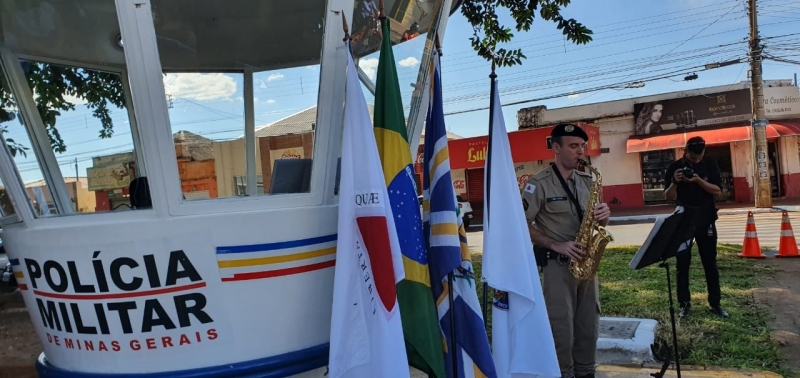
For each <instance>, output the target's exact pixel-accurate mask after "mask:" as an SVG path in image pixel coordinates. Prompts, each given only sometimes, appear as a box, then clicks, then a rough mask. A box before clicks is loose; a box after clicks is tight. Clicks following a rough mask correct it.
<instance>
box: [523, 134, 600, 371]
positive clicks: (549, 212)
mask: <svg viewBox="0 0 800 378" xmlns="http://www.w3.org/2000/svg"><path fill="white" fill-rule="evenodd" d="M550 136H551V142H552V149H553V152H554V154H555V164H552V165H550V166H549V167H547V168H545V169H543V170H542V171H541V172H539V173H537V174H535V175H534V176H533V177H531V178H530V179H529V180H528V182H527V183H526V184H525V186H524V187H523V190H522V206H523V208H524V209H525V217H526V218H527V220H528V230H529V232H530V235H531V241H533V244H534V251H535V253H536V262H537V264H538V265H539V266H541V270H542V276H543V283H542V290H543V292H544V298H545V305H546V306H547V313H548V317H549V319H550V326H551V328H552V331H553V339H554V341H555V345H556V354H557V356H558V363H559V365H560V367H561V376H562V377H563V378H573V377H577V378H593V377H594V373H595V351H596V349H597V338H598V328H599V324H600V298H599V296H598V283H597V277H596V276H595V277H594V278H593V279H590V280H586V281H579V280H576V279H575V278H574V277H573V276H572V273H571V272H570V270H569V262H570V260H571V259H575V260H580V259H581V258H582V257H583V256H584V255H585V252H584V251H583V247H584V246H582V245H581V244H579V243H577V242H575V237H576V235H577V233H578V230H579V229H580V227H581V220H582V217H583V215H584V211H585V210H586V204H587V202H588V200H589V189H590V188H591V185H592V176H591V175H590V174H588V173H584V172H581V171H578V170H577V168H578V165H579V163H578V159H582V158H584V151H585V148H586V142H587V141H588V140H589V136H588V135H587V134H586V132H585V131H583V130H582V129H581V128H580V127H578V126H576V125H572V124H560V125H558V126H556V127H555V128H553V131H552V132H551V134H550ZM594 216H595V218H596V219H597V220H598V222H599V223H600V224H602V225H603V226H605V225H606V224H608V220H609V217H610V216H611V211H610V210H609V208H608V206H607V205H606V204H605V203H603V204H600V205H598V206H597V207H595V209H594Z"/></svg>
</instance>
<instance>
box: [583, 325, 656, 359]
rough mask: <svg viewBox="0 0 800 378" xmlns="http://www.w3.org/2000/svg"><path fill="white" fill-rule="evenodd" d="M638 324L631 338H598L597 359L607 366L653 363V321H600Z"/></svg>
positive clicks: (654, 327)
mask: <svg viewBox="0 0 800 378" xmlns="http://www.w3.org/2000/svg"><path fill="white" fill-rule="evenodd" d="M604 320H605V321H627V322H632V321H636V322H639V325H638V326H637V327H636V331H635V332H634V335H633V338H630V339H616V338H604V337H600V338H598V340H597V354H598V356H597V359H598V361H602V363H604V364H608V365H619V364H643V363H647V362H653V361H655V358H653V350H652V348H651V347H652V345H653V343H654V342H655V332H656V326H657V325H658V322H657V321H655V320H654V319H638V318H614V317H601V318H600V321H601V322H602V321H604Z"/></svg>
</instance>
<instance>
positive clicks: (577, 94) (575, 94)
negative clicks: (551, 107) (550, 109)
mask: <svg viewBox="0 0 800 378" xmlns="http://www.w3.org/2000/svg"><path fill="white" fill-rule="evenodd" d="M580 96H581V95H580V93H573V94H571V95H569V96H567V98H578V97H580Z"/></svg>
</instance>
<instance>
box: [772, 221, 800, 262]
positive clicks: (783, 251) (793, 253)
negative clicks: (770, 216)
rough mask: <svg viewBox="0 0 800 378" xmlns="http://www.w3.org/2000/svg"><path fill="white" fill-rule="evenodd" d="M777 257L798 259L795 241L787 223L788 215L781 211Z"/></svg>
mask: <svg viewBox="0 0 800 378" xmlns="http://www.w3.org/2000/svg"><path fill="white" fill-rule="evenodd" d="M776 256H777V257H800V253H798V251H797V240H795V238H794V232H793V231H792V224H791V223H789V213H788V212H786V211H785V210H784V211H783V219H782V220H781V240H780V243H779V245H778V254H777V255H776Z"/></svg>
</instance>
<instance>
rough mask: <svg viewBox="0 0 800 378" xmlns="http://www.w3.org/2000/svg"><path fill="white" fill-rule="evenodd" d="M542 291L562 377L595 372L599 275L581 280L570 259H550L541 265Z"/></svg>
mask: <svg viewBox="0 0 800 378" xmlns="http://www.w3.org/2000/svg"><path fill="white" fill-rule="evenodd" d="M542 291H543V292H544V300H545V304H546V306H547V314H548V317H549V319H550V327H551V328H552V330H553V339H554V341H555V344H556V355H557V356H558V364H559V366H560V367H561V377H562V378H573V377H581V376H584V375H589V374H593V373H594V372H595V352H596V351H597V338H598V335H599V333H598V332H599V328H600V299H599V296H598V291H599V290H598V281H597V276H595V277H594V278H593V279H591V280H586V281H579V280H576V279H575V278H574V277H573V276H572V273H570V271H569V261H568V260H566V261H565V260H564V259H560V260H559V259H555V260H548V261H547V265H546V266H545V267H544V268H543V269H542Z"/></svg>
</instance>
